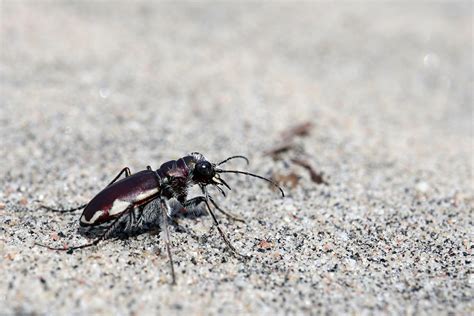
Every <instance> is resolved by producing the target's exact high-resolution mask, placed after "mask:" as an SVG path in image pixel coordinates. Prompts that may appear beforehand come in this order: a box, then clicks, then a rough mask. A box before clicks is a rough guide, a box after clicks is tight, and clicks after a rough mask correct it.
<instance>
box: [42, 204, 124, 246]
mask: <svg viewBox="0 0 474 316" xmlns="http://www.w3.org/2000/svg"><path fill="white" fill-rule="evenodd" d="M125 214H127V211H125V212H123V214H122V216H124V215H125ZM122 216H119V217H117V219H116V220H115V221H114V222H113V223H112V224H111V225H110V226H109V227H108V228H107V230H106V231H105V232H104V233H103V234H102V235H101V236H99V237H97V238H96V239H95V240H94V241H92V242H90V243H87V244H82V245H79V246H75V247H62V248H55V247H51V246H48V245H43V244H40V243H36V242H35V245H37V246H40V247H44V248H48V249H50V250H59V251H73V250H76V249H82V248H87V247H92V246H95V245H97V244H98V243H99V242H101V241H102V240H104V239H107V237H109V235H110V233H112V232H113V231H114V230H115V229H116V228H117V227H115V224H117V222H118V221H119V220H120V219H121V218H122Z"/></svg>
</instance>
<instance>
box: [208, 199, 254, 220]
mask: <svg viewBox="0 0 474 316" xmlns="http://www.w3.org/2000/svg"><path fill="white" fill-rule="evenodd" d="M208 196H209V201H211V203H212V205H214V207H215V208H216V209H217V210H218V211H219V212H221V213H222V214H224V215H225V216H227V217H228V218H230V219H232V220H234V221H237V222H242V223H245V220H244V219H243V218H240V217H238V216H236V215H233V214H231V213H229V212H226V211H224V210H223V209H221V208H220V207H219V205H217V203H216V202H215V201H214V199H213V198H212V196H210V195H208Z"/></svg>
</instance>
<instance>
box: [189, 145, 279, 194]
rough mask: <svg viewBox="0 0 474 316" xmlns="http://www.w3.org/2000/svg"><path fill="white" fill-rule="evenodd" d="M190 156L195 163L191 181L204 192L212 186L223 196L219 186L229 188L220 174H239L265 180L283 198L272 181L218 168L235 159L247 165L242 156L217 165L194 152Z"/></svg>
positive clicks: (242, 172) (230, 158)
mask: <svg viewBox="0 0 474 316" xmlns="http://www.w3.org/2000/svg"><path fill="white" fill-rule="evenodd" d="M191 156H192V157H193V158H194V161H195V164H194V168H193V172H192V179H193V181H194V182H195V183H196V184H198V185H199V186H200V187H201V188H202V189H203V191H204V190H205V187H206V186H207V185H209V184H212V185H213V186H215V187H216V188H217V189H218V190H219V191H220V192H221V193H222V194H223V195H225V193H224V190H223V189H222V188H221V186H224V187H226V188H228V189H229V190H230V187H229V185H228V184H227V183H226V182H225V181H224V179H222V178H221V177H220V174H221V173H240V174H244V175H248V176H251V177H255V178H259V179H262V180H265V181H267V182H269V183H271V184H272V185H274V186H276V187H277V188H278V189H279V190H280V192H281V194H282V196H285V193H284V192H283V190H282V189H281V188H280V187H279V186H278V185H277V184H276V183H274V182H273V181H271V180H269V179H267V178H264V177H262V176H259V175H256V174H253V173H250V172H246V171H240V170H224V169H220V168H219V166H220V165H222V164H224V163H226V162H228V161H229V160H232V159H235V158H240V159H244V160H245V161H246V162H247V164H248V163H249V161H248V159H247V158H246V157H244V156H231V157H229V158H227V159H225V160H223V161H221V162H219V163H211V162H209V161H208V160H207V159H206V158H205V157H204V156H203V155H201V154H199V153H196V152H194V153H191Z"/></svg>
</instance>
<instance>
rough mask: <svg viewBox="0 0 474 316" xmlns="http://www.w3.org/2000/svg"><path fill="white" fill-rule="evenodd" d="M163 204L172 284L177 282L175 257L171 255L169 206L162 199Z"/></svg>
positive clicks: (162, 214) (164, 232)
mask: <svg viewBox="0 0 474 316" xmlns="http://www.w3.org/2000/svg"><path fill="white" fill-rule="evenodd" d="M160 204H161V224H162V232H163V239H164V242H165V245H166V251H167V252H168V258H169V260H170V267H171V278H172V280H173V281H172V284H173V285H174V284H176V276H175V273H174V265H173V257H172V256H171V241H170V233H169V229H168V213H169V206H168V204H167V203H166V201H164V200H163V199H161V200H160Z"/></svg>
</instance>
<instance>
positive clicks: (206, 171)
mask: <svg viewBox="0 0 474 316" xmlns="http://www.w3.org/2000/svg"><path fill="white" fill-rule="evenodd" d="M235 158H241V159H244V160H245V161H246V162H247V163H248V159H247V158H246V157H245V156H240V155H238V156H231V157H229V158H227V159H225V160H223V161H221V162H219V163H212V162H209V161H208V160H207V159H206V158H205V157H204V156H203V155H202V154H200V153H197V152H193V153H191V154H189V155H187V156H185V157H182V158H179V159H178V160H171V161H168V162H165V163H164V164H162V165H161V166H160V168H158V169H157V170H153V169H152V168H151V167H150V166H148V167H147V169H145V170H142V171H139V172H137V173H134V174H132V173H131V172H130V169H129V168H128V167H125V168H123V169H122V171H120V173H119V174H118V175H117V176H116V177H115V178H114V179H113V180H112V181H111V182H110V183H109V185H107V187H105V188H104V189H103V190H102V191H100V192H99V193H98V194H97V195H96V196H95V197H94V198H93V199H92V200H91V201H90V202H89V203H87V204H85V205H81V206H79V207H76V208H73V209H69V210H58V209H53V208H50V207H46V206H44V208H46V209H49V210H52V211H58V212H71V211H76V210H80V209H84V211H83V212H82V215H81V217H80V220H79V223H80V225H81V226H83V227H87V226H98V225H102V224H107V223H110V226H109V227H108V228H107V229H106V230H105V232H104V233H103V234H101V235H100V236H99V237H97V238H96V239H95V240H94V241H92V242H90V243H87V244H83V245H79V246H75V247H66V248H54V247H50V246H47V245H42V244H37V245H39V246H43V247H46V248H49V249H52V250H69V251H71V250H74V249H80V248H86V247H90V246H94V245H96V244H98V243H99V242H100V241H102V240H104V239H106V238H107V237H108V236H109V235H110V233H111V232H112V231H113V229H114V228H115V225H114V224H116V223H117V222H118V221H119V220H120V219H121V218H123V217H125V216H129V215H132V214H133V215H134V214H135V213H134V211H135V210H137V209H141V210H143V208H142V207H143V206H145V205H147V204H148V203H150V202H152V201H154V200H159V205H160V207H159V212H160V214H159V215H160V216H161V221H160V222H161V224H162V227H161V229H162V232H163V236H164V239H165V240H164V242H165V245H166V250H167V252H168V257H169V261H170V267H171V275H172V282H173V284H174V283H175V280H176V278H175V273H174V266H173V260H172V256H171V247H170V238H169V230H168V218H169V217H170V216H171V207H170V200H171V199H176V200H177V201H178V202H179V203H181V205H182V206H183V207H184V208H188V207H195V206H198V205H199V204H201V203H204V204H205V206H206V209H207V211H208V212H209V214H210V215H211V217H212V219H213V221H214V224H215V225H216V227H217V230H218V231H219V234H220V235H221V237H222V239H223V240H224V242H225V244H226V245H227V247H228V248H229V249H230V250H231V251H232V253H234V254H235V255H237V256H242V257H244V256H243V255H241V254H239V253H238V252H237V251H236V249H235V248H234V246H232V244H231V243H230V241H229V240H228V239H227V237H226V236H225V234H224V232H223V231H222V229H221V227H220V225H219V222H218V221H217V218H216V216H215V214H214V211H213V210H212V208H211V205H212V206H214V208H215V209H216V210H218V211H219V212H222V213H223V214H225V215H226V216H229V217H231V218H233V219H236V218H235V217H233V216H232V215H230V214H229V213H227V212H225V211H224V210H222V209H221V208H220V207H219V206H218V205H217V203H216V201H215V200H214V199H213V197H212V196H211V195H210V194H209V192H208V190H207V186H209V185H211V186H213V187H215V188H216V189H217V190H218V191H220V192H221V193H222V194H223V195H224V196H225V191H224V188H227V189H229V190H230V186H229V185H228V184H227V183H226V182H225V181H224V179H222V178H221V174H223V173H237V174H244V175H248V176H252V177H256V178H259V179H262V180H265V181H267V182H269V183H271V184H272V185H274V186H275V187H277V188H278V189H279V190H280V193H281V195H282V196H284V195H285V194H284V192H283V190H282V189H281V188H280V187H279V186H278V185H277V184H276V183H274V182H273V181H271V180H269V179H267V178H264V177H262V176H259V175H256V174H253V173H250V172H246V171H240V170H225V169H222V168H221V167H220V166H221V165H223V164H225V163H226V162H228V161H229V160H232V159H235ZM123 174H125V178H123V179H121V180H119V179H120V177H121V176H122V175H123ZM193 185H197V186H198V187H199V188H200V189H201V192H202V195H201V196H197V197H194V198H192V199H188V198H187V196H188V190H189V188H190V187H191V186H193ZM237 220H238V219H237Z"/></svg>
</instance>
